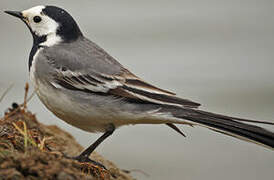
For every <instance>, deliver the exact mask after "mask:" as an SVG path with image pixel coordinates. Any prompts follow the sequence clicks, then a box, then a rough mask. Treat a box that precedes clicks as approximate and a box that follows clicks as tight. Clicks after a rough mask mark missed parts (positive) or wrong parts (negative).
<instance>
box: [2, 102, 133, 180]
mask: <svg viewBox="0 0 274 180" xmlns="http://www.w3.org/2000/svg"><path fill="white" fill-rule="evenodd" d="M82 150H83V148H82V147H81V146H80V145H79V144H78V143H77V142H76V141H75V139H74V138H73V137H72V136H71V135H70V134H69V133H67V132H65V131H63V130H61V129H60V128H58V127H57V126H47V125H43V124H41V123H39V122H38V121H37V119H36V117H35V115H34V114H32V113H31V112H29V111H28V110H27V109H26V105H20V106H18V105H17V104H13V108H10V109H9V112H7V113H5V116H4V117H2V118H1V119H0V180H2V179H12V180H17V179H60V180H63V179H65V180H74V179H90V180H94V179H111V180H133V178H132V177H131V176H130V175H129V174H128V172H127V171H123V170H120V169H119V168H117V167H116V166H115V165H114V164H113V163H112V162H110V161H108V160H105V159H104V158H103V157H102V156H100V155H98V154H97V153H93V154H92V155H91V157H90V158H91V159H93V160H95V161H97V162H100V163H102V164H103V165H104V166H106V168H107V170H105V169H102V168H100V167H98V166H95V165H92V164H89V163H79V162H77V161H75V160H71V159H67V158H65V157H64V156H63V154H65V155H68V156H76V155H78V154H79V153H80V152H81V151H82Z"/></svg>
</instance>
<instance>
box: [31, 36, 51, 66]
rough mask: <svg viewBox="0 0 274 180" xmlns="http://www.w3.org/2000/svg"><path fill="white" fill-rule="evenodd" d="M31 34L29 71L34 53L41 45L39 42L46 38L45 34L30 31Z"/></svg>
mask: <svg viewBox="0 0 274 180" xmlns="http://www.w3.org/2000/svg"><path fill="white" fill-rule="evenodd" d="M32 36H33V45H32V48H31V51H30V55H29V71H30V68H31V65H32V61H33V57H34V55H35V54H36V52H37V51H38V50H39V48H41V47H43V46H41V45H40V44H41V43H43V42H45V41H46V40H47V36H37V35H36V34H35V33H33V32H32Z"/></svg>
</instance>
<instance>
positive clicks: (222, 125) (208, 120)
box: [163, 107, 274, 150]
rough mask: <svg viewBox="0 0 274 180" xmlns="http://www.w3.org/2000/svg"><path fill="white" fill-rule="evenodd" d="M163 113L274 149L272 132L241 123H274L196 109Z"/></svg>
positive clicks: (173, 109) (168, 108) (169, 108)
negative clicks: (169, 113)
mask: <svg viewBox="0 0 274 180" xmlns="http://www.w3.org/2000/svg"><path fill="white" fill-rule="evenodd" d="M163 111H169V112H171V113H172V115H173V116H175V117H177V118H180V119H184V120H189V121H190V122H192V123H193V125H195V124H197V125H201V126H205V127H207V128H209V129H212V130H214V131H217V132H220V133H223V134H226V135H230V136H233V137H236V138H239V139H243V140H246V141H250V142H253V143H256V144H260V145H263V146H266V147H268V148H270V149H272V150H273V149H274V133H273V132H270V131H268V130H266V129H264V128H261V127H258V126H255V125H250V124H246V123H243V121H244V122H253V123H261V124H269V125H274V123H271V122H265V121H254V120H248V119H241V118H234V117H229V116H224V115H220V114H215V113H210V112H206V111H201V110H198V109H188V108H182V109H181V108H174V107H167V109H165V108H164V109H163Z"/></svg>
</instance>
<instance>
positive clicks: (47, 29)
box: [22, 6, 62, 46]
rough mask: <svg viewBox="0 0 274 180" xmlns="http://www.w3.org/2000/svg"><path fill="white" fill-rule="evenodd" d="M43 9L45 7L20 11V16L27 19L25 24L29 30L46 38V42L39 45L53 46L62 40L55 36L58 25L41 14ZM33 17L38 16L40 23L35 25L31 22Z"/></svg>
mask: <svg viewBox="0 0 274 180" xmlns="http://www.w3.org/2000/svg"><path fill="white" fill-rule="evenodd" d="M44 8H45V6H35V7H32V8H30V9H27V10H24V11H22V14H23V16H24V17H25V18H26V19H27V24H28V25H29V26H30V28H31V30H32V31H33V32H34V33H35V34H36V35H37V36H47V40H46V41H45V42H43V43H41V44H40V45H42V46H53V45H55V44H58V43H59V42H61V40H62V38H61V37H60V36H58V35H57V34H56V32H57V30H58V28H59V24H58V23H57V22H56V21H55V20H53V19H52V18H50V17H49V16H47V15H45V14H43V9H44ZM35 16H40V17H41V18H42V21H41V22H39V23H35V22H34V21H33V18H34V17H35Z"/></svg>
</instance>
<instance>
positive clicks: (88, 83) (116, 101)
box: [5, 5, 274, 162]
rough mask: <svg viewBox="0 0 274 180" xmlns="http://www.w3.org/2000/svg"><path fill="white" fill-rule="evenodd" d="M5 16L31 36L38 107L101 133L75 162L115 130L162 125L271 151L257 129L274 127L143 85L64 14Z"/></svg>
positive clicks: (44, 10) (266, 134)
mask: <svg viewBox="0 0 274 180" xmlns="http://www.w3.org/2000/svg"><path fill="white" fill-rule="evenodd" d="M5 13H7V14H9V15H12V16H15V17H17V18H19V19H21V20H22V21H23V22H24V23H25V24H26V26H27V27H28V29H29V30H30V32H31V34H32V37H33V46H32V49H31V51H30V55H29V60H28V67H29V76H30V80H31V82H32V84H33V86H34V88H35V90H36V94H37V95H38V97H39V99H40V100H41V101H42V103H43V104H44V105H45V106H46V107H47V108H48V109H49V110H50V111H51V112H52V113H53V114H54V115H56V116H57V117H58V118H60V119H62V120H63V121H65V122H67V123H68V124H70V125H72V126H75V127H77V128H80V129H82V130H84V131H88V132H91V133H103V135H101V136H100V137H99V138H98V139H97V140H96V141H95V142H94V143H93V144H91V145H90V146H89V147H87V148H86V149H85V150H84V151H83V152H81V153H80V155H78V156H76V157H75V159H77V160H78V161H83V162H86V161H92V160H91V159H89V156H90V154H91V153H92V152H93V151H94V150H95V149H96V148H97V147H98V146H99V145H100V144H101V143H102V142H103V141H104V140H105V139H107V138H108V137H109V136H111V135H112V134H113V132H114V131H115V130H116V129H118V128H119V127H121V126H125V125H136V124H165V125H167V126H168V127H170V128H172V129H173V130H175V131H176V132H178V133H180V134H181V135H183V136H185V134H184V133H183V132H182V131H181V130H180V129H179V128H178V127H177V125H180V124H182V125H190V126H202V127H205V128H208V129H209V130H213V131H216V132H218V133H222V134H225V135H229V136H232V137H235V138H238V139H242V140H245V141H249V142H252V143H256V144H258V145H262V146H264V147H266V148H268V149H271V150H273V149H274V132H271V131H270V130H267V129H265V128H262V127H260V126H258V125H257V124H268V125H274V123H273V122H267V121H256V120H250V119H243V118H237V117H230V116H226V115H222V114H218V113H212V112H207V111H204V110H201V109H199V106H200V103H197V102H194V101H191V100H189V99H185V98H180V97H178V96H177V95H176V94H175V93H173V92H170V91H168V90H164V89H161V88H158V87H156V86H154V85H152V84H150V83H147V82H146V81H144V80H143V79H141V78H139V77H138V76H136V75H135V74H133V73H132V72H130V71H129V70H128V69H127V68H125V67H124V66H123V65H122V64H120V63H119V62H118V61H117V60H116V59H115V58H113V57H112V56H111V55H109V54H108V53H107V52H106V51H105V50H104V49H102V48H101V47H100V46H98V45H97V44H95V43H94V42H92V41H91V40H89V39H88V38H86V37H85V36H84V35H83V33H82V31H81V30H80V27H79V26H78V24H77V22H76V21H75V20H74V18H73V17H72V16H71V15H70V14H69V13H68V12H67V11H66V10H64V9H62V8H60V7H56V6H52V5H47V6H46V5H39V6H35V7H32V8H30V9H27V10H23V11H5ZM251 123H253V124H251ZM254 123H256V125H255V124H254Z"/></svg>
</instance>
